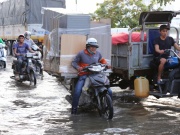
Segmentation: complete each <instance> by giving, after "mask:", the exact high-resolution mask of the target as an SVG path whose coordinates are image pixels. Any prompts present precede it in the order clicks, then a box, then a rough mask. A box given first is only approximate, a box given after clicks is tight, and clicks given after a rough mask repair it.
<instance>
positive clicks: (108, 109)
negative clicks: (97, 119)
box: [98, 94, 114, 119]
mask: <svg viewBox="0 0 180 135" xmlns="http://www.w3.org/2000/svg"><path fill="white" fill-rule="evenodd" d="M100 103H101V109H98V111H99V115H100V116H104V117H105V118H107V119H112V118H113V114H114V109H113V104H112V99H111V97H110V96H109V94H106V95H102V97H101V98H100Z"/></svg>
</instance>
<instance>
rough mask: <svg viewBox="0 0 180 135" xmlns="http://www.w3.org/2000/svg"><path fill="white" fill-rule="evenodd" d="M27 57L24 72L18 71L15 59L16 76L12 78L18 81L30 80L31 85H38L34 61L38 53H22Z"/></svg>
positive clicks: (14, 71) (24, 62)
mask: <svg viewBox="0 0 180 135" xmlns="http://www.w3.org/2000/svg"><path fill="white" fill-rule="evenodd" d="M22 55H23V56H24V57H25V60H24V61H23V64H22V74H19V73H18V72H17V64H18V63H17V60H13V63H12V69H13V73H14V76H11V79H15V80H16V81H18V82H24V81H29V82H30V85H32V84H33V85H34V86H35V85H36V83H37V79H36V74H35V66H34V64H33V62H32V59H33V57H36V53H26V54H22Z"/></svg>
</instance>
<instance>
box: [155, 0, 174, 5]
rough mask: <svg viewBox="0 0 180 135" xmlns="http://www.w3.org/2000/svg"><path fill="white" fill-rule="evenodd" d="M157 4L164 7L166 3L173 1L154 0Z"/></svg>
mask: <svg viewBox="0 0 180 135" xmlns="http://www.w3.org/2000/svg"><path fill="white" fill-rule="evenodd" d="M156 1H157V3H160V5H166V4H167V3H171V2H173V1H175V0H156Z"/></svg>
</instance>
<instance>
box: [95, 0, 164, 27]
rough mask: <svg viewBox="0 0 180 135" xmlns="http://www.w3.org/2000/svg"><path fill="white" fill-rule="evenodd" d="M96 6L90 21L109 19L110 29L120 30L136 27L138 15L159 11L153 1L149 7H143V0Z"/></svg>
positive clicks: (114, 0)
mask: <svg viewBox="0 0 180 135" xmlns="http://www.w3.org/2000/svg"><path fill="white" fill-rule="evenodd" d="M98 6H99V8H98V9H97V10H96V11H95V13H94V14H92V19H93V20H98V19H100V18H111V22H112V24H111V25H112V27H120V28H134V27H137V26H138V24H139V16H140V13H141V12H143V11H155V10H156V11H157V10H161V8H160V7H158V4H157V2H156V1H154V0H151V2H150V4H149V5H145V4H144V3H143V0H105V1H104V2H103V3H102V4H98ZM159 6H160V5H159Z"/></svg>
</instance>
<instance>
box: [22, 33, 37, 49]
mask: <svg viewBox="0 0 180 135" xmlns="http://www.w3.org/2000/svg"><path fill="white" fill-rule="evenodd" d="M24 37H25V38H24V43H26V44H28V45H29V47H32V45H34V44H35V43H34V41H33V40H32V39H31V32H30V31H25V33H24Z"/></svg>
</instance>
